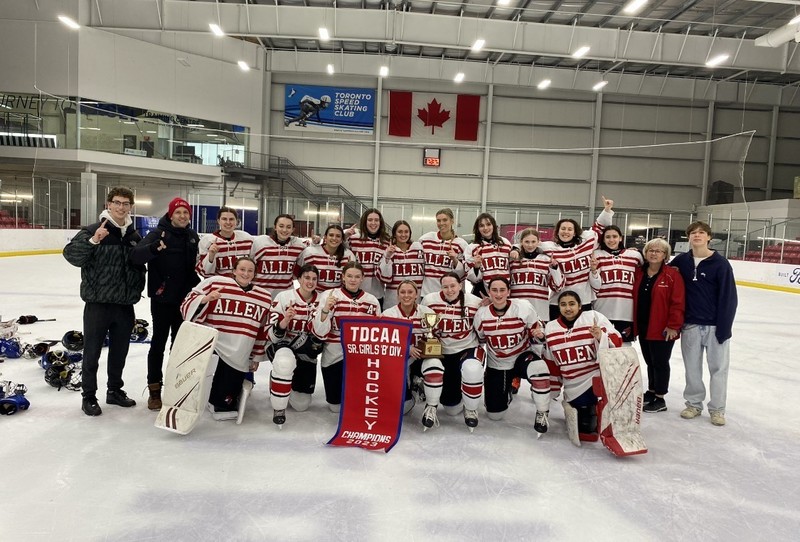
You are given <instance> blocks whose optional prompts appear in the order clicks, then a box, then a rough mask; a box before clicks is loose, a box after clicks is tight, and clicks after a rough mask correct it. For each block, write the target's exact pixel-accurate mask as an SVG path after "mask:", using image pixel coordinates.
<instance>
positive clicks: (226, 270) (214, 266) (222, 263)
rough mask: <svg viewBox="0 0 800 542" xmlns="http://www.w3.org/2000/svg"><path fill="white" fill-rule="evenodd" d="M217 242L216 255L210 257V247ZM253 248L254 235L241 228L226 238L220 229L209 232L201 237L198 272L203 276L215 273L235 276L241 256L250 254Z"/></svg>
mask: <svg viewBox="0 0 800 542" xmlns="http://www.w3.org/2000/svg"><path fill="white" fill-rule="evenodd" d="M212 243H216V244H217V246H218V247H219V251H218V252H217V255H216V257H214V258H213V259H212V258H209V257H208V247H210V246H211V244H212ZM252 248H253V237H252V236H251V235H250V234H249V233H247V232H245V231H241V230H234V232H233V236H232V237H231V238H230V239H225V238H224V237H222V235H220V233H219V231H215V232H214V233H209V234H207V235H204V236H203V237H201V238H200V244H199V245H198V252H199V254H198V260H197V266H196V270H197V274H198V275H200V276H201V277H203V278H208V277H213V276H215V275H219V276H223V277H231V278H233V268H234V266H235V265H236V260H238V259H239V257H241V256H250V251H251V250H252Z"/></svg>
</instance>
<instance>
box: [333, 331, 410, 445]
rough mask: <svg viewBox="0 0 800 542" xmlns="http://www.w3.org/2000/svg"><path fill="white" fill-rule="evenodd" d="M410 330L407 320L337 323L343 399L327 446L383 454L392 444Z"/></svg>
mask: <svg viewBox="0 0 800 542" xmlns="http://www.w3.org/2000/svg"><path fill="white" fill-rule="evenodd" d="M411 330H412V325H411V323H410V322H408V321H406V320H395V319H391V318H368V319H367V318H365V319H360V318H345V319H342V349H343V350H344V362H343V363H344V379H343V390H342V398H343V400H342V408H341V411H340V413H339V427H338V429H337V430H336V434H335V435H334V437H333V438H332V439H331V440H330V441H329V442H328V444H329V445H331V446H354V447H360V448H366V449H368V450H383V451H384V452H388V451H389V450H391V449H392V447H393V446H394V445H395V444H397V440H398V439H399V438H400V426H401V424H402V422H403V404H404V402H405V389H406V364H407V362H408V349H409V345H410V341H411Z"/></svg>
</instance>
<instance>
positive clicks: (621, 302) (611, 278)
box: [589, 248, 644, 322]
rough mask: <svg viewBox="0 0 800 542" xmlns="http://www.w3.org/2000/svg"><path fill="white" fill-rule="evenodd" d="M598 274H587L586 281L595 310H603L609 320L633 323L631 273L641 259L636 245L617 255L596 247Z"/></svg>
mask: <svg viewBox="0 0 800 542" xmlns="http://www.w3.org/2000/svg"><path fill="white" fill-rule="evenodd" d="M594 257H595V258H597V275H595V274H594V273H590V274H589V284H590V285H591V287H592V290H594V293H595V296H596V297H597V299H595V302H594V305H593V307H594V310H596V311H599V312H602V313H603V314H604V315H605V316H606V318H608V319H609V320H622V321H623V322H633V276H634V273H635V272H636V268H637V267H641V266H642V263H643V262H644V260H643V258H642V255H641V253H639V251H638V250H636V249H635V248H626V249H624V250H623V251H622V252H620V253H619V254H618V255H614V254H609V253H608V252H606V251H605V250H595V251H594Z"/></svg>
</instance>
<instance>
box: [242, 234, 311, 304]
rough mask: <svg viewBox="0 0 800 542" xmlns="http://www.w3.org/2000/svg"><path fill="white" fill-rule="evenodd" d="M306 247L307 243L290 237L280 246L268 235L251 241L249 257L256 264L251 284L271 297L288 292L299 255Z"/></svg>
mask: <svg viewBox="0 0 800 542" xmlns="http://www.w3.org/2000/svg"><path fill="white" fill-rule="evenodd" d="M307 246H308V241H307V240H306V241H304V240H302V239H298V238H297V237H290V238H289V239H287V240H286V242H285V243H283V244H281V243H279V242H278V241H276V240H275V239H273V238H272V236H270V235H259V236H258V237H256V238H255V239H253V248H252V250H251V253H250V255H251V256H252V257H253V259H254V260H255V262H256V276H255V277H254V278H253V283H254V284H255V285H256V286H258V287H260V288H264V289H265V290H268V291H269V292H270V293H271V294H272V295H273V297H274V296H276V295H278V293H279V292H282V291H284V290H288V289H290V288H291V287H292V284H293V282H292V281H294V273H295V266H296V265H297V258H298V257H299V256H300V253H301V252H303V250H304V249H305V248H306V247H307Z"/></svg>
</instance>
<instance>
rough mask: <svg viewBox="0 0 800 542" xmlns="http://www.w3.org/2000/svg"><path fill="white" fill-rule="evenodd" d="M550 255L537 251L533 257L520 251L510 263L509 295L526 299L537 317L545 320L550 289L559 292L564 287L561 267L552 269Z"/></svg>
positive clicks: (547, 312)
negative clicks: (526, 256)
mask: <svg viewBox="0 0 800 542" xmlns="http://www.w3.org/2000/svg"><path fill="white" fill-rule="evenodd" d="M551 262H552V260H551V259H550V256H548V255H546V254H544V253H542V252H537V253H536V255H535V256H534V257H533V258H525V256H524V254H522V253H520V259H519V260H512V261H511V263H510V272H511V297H512V298H513V299H527V300H528V301H529V302H530V304H531V305H533V308H534V309H535V310H536V314H538V315H539V318H543V319H545V320H547V318H548V315H549V312H550V291H551V290H552V291H553V292H560V291H561V290H562V289H563V288H564V275H562V274H561V268H560V267H556V268H555V269H552V268H551V267H550V263H551Z"/></svg>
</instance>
